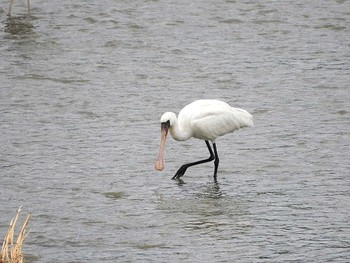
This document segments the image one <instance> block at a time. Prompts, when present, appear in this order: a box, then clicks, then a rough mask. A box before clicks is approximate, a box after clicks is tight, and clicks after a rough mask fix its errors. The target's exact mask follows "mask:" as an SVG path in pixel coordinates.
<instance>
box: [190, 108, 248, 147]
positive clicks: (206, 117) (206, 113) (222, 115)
mask: <svg viewBox="0 0 350 263" xmlns="http://www.w3.org/2000/svg"><path fill="white" fill-rule="evenodd" d="M247 126H252V116H251V115H250V114H249V113H248V112H247V111H245V110H243V109H238V108H231V107H229V108H227V107H222V108H216V109H215V110H213V109H208V110H203V111H202V112H201V113H199V114H197V115H194V116H193V118H192V127H193V128H192V129H193V137H195V138H199V139H204V140H215V139H216V138H217V137H220V136H223V135H225V134H227V133H231V132H234V131H235V130H238V129H240V128H243V127H247Z"/></svg>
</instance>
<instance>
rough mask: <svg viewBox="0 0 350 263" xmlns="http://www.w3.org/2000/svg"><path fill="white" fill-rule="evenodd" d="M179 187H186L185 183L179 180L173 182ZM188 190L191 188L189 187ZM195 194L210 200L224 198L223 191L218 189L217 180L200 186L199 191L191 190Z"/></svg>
mask: <svg viewBox="0 0 350 263" xmlns="http://www.w3.org/2000/svg"><path fill="white" fill-rule="evenodd" d="M174 181H175V182H176V184H177V185H178V186H179V187H182V186H184V185H186V182H185V181H184V180H182V179H181V178H179V179H175V180H174ZM190 188H192V187H191V186H190ZM193 190H195V191H196V192H197V194H196V195H197V196H198V197H205V198H210V199H218V198H221V197H223V196H224V191H223V190H221V189H220V185H219V183H218V181H217V180H214V181H213V182H208V183H206V184H205V185H204V187H203V185H201V186H200V189H193Z"/></svg>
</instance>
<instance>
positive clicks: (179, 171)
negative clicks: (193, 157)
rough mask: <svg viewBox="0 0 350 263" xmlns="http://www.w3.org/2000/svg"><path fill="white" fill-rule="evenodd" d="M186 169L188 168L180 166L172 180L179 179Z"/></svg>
mask: <svg viewBox="0 0 350 263" xmlns="http://www.w3.org/2000/svg"><path fill="white" fill-rule="evenodd" d="M187 168H188V167H187V166H186V165H183V166H181V167H180V168H179V170H177V172H176V174H175V175H174V176H173V178H172V179H180V177H181V176H183V175H184V174H185V172H186V170H187Z"/></svg>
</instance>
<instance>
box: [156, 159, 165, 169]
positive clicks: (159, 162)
mask: <svg viewBox="0 0 350 263" xmlns="http://www.w3.org/2000/svg"><path fill="white" fill-rule="evenodd" d="M154 168H156V170H157V171H162V170H163V169H164V160H163V159H162V158H158V159H157V160H156V162H155V163H154Z"/></svg>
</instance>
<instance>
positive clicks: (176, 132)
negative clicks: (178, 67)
mask: <svg viewBox="0 0 350 263" xmlns="http://www.w3.org/2000/svg"><path fill="white" fill-rule="evenodd" d="M160 121H161V125H162V126H161V127H162V128H161V130H162V139H161V146H160V151H159V156H158V158H157V161H156V163H155V168H156V169H157V170H163V169H164V157H163V155H164V146H165V141H166V136H167V133H168V130H170V134H171V136H172V137H173V138H174V139H175V140H177V141H185V140H188V139H190V138H191V137H194V138H197V139H201V140H205V141H206V144H207V147H208V150H209V153H210V157H209V158H208V159H205V160H201V161H197V162H194V163H189V164H185V165H183V166H181V167H180V169H179V170H178V171H177V173H176V174H175V176H174V177H173V179H175V178H177V179H178V178H180V177H181V176H182V175H183V174H184V173H185V171H186V169H187V168H188V167H190V166H193V165H196V164H200V163H204V162H209V161H212V160H214V159H215V162H214V163H215V170H214V178H216V173H217V167H218V163H219V158H218V155H217V151H216V144H215V140H216V138H218V137H220V136H223V135H225V134H227V133H232V132H234V131H235V130H238V129H240V128H243V127H252V126H253V117H252V115H251V114H250V113H248V112H247V111H246V110H243V109H239V108H233V107H231V106H230V105H228V104H227V103H225V102H223V101H220V100H196V101H194V102H192V103H190V104H188V105H187V106H185V107H184V108H183V109H182V110H181V111H180V113H179V116H178V118H177V117H176V115H175V113H173V112H166V113H164V114H163V115H162V117H161V119H160ZM208 141H211V142H212V143H213V147H214V152H213V151H212V149H211V147H210V144H209V142H208Z"/></svg>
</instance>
